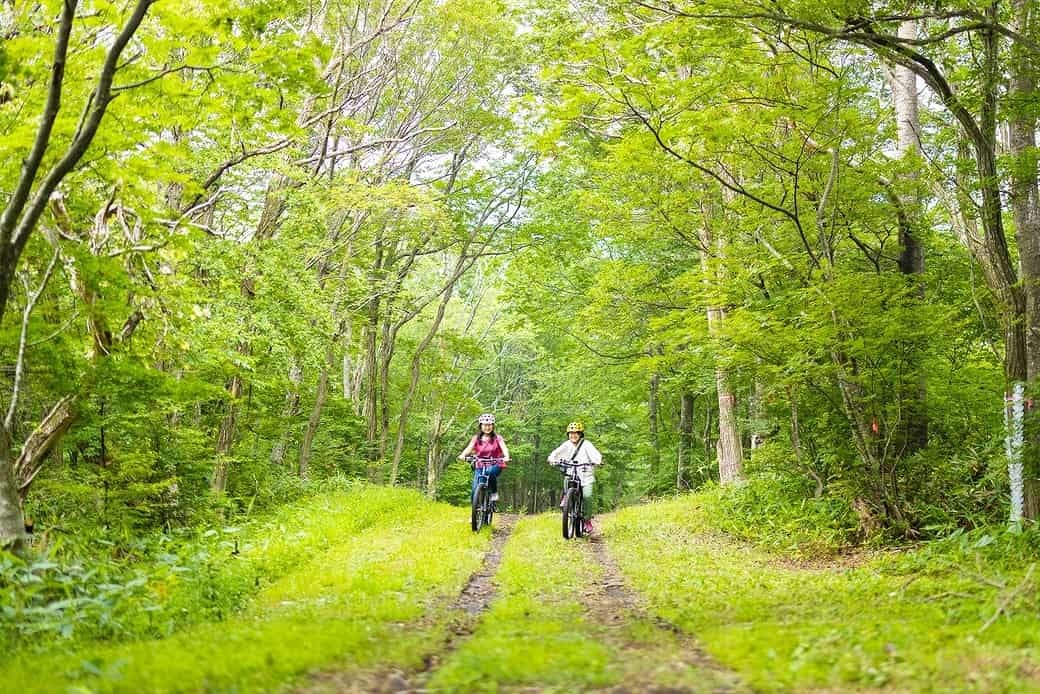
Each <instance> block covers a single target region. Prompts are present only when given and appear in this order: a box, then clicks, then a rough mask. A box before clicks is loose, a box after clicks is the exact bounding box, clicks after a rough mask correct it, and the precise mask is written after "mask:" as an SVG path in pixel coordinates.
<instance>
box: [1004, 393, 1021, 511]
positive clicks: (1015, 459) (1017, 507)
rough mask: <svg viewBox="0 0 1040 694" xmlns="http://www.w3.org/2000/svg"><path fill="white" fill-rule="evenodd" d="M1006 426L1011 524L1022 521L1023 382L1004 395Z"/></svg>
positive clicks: (1005, 440)
mask: <svg viewBox="0 0 1040 694" xmlns="http://www.w3.org/2000/svg"><path fill="white" fill-rule="evenodd" d="M1004 399H1005V401H1006V402H1005V407H1004V426H1005V427H1006V429H1007V435H1006V436H1005V438H1004V448H1005V450H1006V451H1007V457H1008V478H1009V479H1010V481H1011V517H1010V519H1009V520H1010V523H1011V525H1019V524H1021V523H1022V507H1023V498H1024V493H1023V485H1022V438H1023V420H1024V417H1025V397H1024V389H1023V385H1022V384H1021V383H1016V384H1015V385H1014V387H1013V388H1012V394H1011V395H1010V396H1007V395H1006V396H1004Z"/></svg>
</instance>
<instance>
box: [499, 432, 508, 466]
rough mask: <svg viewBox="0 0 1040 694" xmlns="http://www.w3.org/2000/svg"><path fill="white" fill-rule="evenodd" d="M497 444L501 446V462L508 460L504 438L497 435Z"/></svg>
mask: <svg viewBox="0 0 1040 694" xmlns="http://www.w3.org/2000/svg"><path fill="white" fill-rule="evenodd" d="M498 445H499V446H501V447H502V462H503V463H508V462H509V447H508V446H507V445H506V440H505V439H504V438H502V437H501V436H499V437H498Z"/></svg>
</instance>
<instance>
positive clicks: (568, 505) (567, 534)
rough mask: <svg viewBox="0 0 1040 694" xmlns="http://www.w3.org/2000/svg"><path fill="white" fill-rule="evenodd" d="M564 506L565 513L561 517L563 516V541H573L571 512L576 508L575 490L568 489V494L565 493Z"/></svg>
mask: <svg viewBox="0 0 1040 694" xmlns="http://www.w3.org/2000/svg"><path fill="white" fill-rule="evenodd" d="M562 505H563V513H562V514H560V515H561V516H563V539H564V540H569V539H571V534H572V533H573V526H572V525H571V511H572V510H573V506H574V490H573V489H568V490H567V491H566V492H564V493H563V504H562Z"/></svg>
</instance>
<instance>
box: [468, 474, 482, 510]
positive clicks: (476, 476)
mask: <svg viewBox="0 0 1040 694" xmlns="http://www.w3.org/2000/svg"><path fill="white" fill-rule="evenodd" d="M479 479H480V470H479V469H475V470H473V483H472V485H470V489H469V502H470V503H471V504H472V503H473V497H475V496H476V495H477V481H478V480H479Z"/></svg>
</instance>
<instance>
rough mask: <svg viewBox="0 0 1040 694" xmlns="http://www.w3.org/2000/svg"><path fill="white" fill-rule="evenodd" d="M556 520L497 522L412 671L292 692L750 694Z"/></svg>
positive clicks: (323, 680) (351, 675)
mask: <svg viewBox="0 0 1040 694" xmlns="http://www.w3.org/2000/svg"><path fill="white" fill-rule="evenodd" d="M557 518H558V516H556V515H555V514H544V515H542V516H538V517H528V518H524V519H523V520H519V519H518V517H517V516H511V515H500V516H498V518H496V521H495V523H496V525H495V528H494V534H493V538H492V542H491V546H490V547H489V549H488V551H487V554H486V555H485V557H484V560H483V564H482V566H481V568H480V570H479V571H477V572H476V573H474V574H473V575H472V576H471V577H470V579H469V581H468V583H467V585H466V586H465V588H464V589H463V590H462V591H461V592H460V594H459V596H458V597H457V598H456V600H455V601H454V603H453V605H452V608H451V617H450V618H449V620H448V627H447V628H446V629H444V630H443V638H441V639H440V640H439V641H438V642H437V645H436V646H435V650H431V651H430V652H428V653H426V654H424V655H423V657H422V666H421V668H417V669H414V670H412V671H406V670H402V669H400V668H394V669H382V670H375V671H369V672H366V673H358V672H357V671H353V672H350V671H345V672H343V673H341V674H338V675H337V674H335V673H326V674H324V675H322V676H320V677H316V678H311V681H310V684H311V685H312V686H308V687H306V688H305V689H303V690H302V691H307V692H314V691H322V692H327V691H337V692H446V691H450V692H457V691H476V690H494V691H505V692H561V691H567V692H570V691H596V692H612V693H615V694H621V693H627V692H657V693H663V692H744V691H749V690H748V689H747V687H745V686H744V685H743V684H742V683H741V682H740V679H739V677H738V676H737V675H736V674H735V673H733V672H731V671H728V670H726V669H724V668H722V667H721V666H720V665H718V664H717V663H716V662H714V661H713V660H712V659H711V658H710V657H708V656H707V655H706V654H705V652H704V651H703V650H702V649H701V648H700V646H699V645H698V643H697V642H696V640H695V639H693V638H691V637H690V636H689V635H687V634H684V633H683V632H682V631H681V630H679V629H677V628H676V627H674V626H673V625H671V624H669V623H667V622H665V621H663V620H661V619H660V618H656V617H653V616H651V615H650V614H649V612H648V611H647V609H646V608H645V607H644V601H643V599H642V597H641V596H640V595H638V594H637V593H635V592H634V591H633V590H632V589H631V588H629V587H628V585H627V584H626V582H625V580H624V579H623V577H622V574H621V571H620V569H619V568H618V565H617V564H616V562H615V561H614V559H613V557H612V555H611V554H610V552H609V550H608V547H607V540H606V539H605V538H604V537H603V536H601V535H599V534H596V535H594V536H592V537H588V538H583V539H577V540H572V541H569V542H568V541H564V540H563V539H562V538H560V537H559V530H558V527H559V526H558V520H557ZM518 521H519V523H520V528H521V530H520V531H519V532H518V533H516V534H514V533H513V530H514V526H516V525H517V523H518ZM503 558H504V559H505V562H504V563H503ZM500 569H501V571H500Z"/></svg>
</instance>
